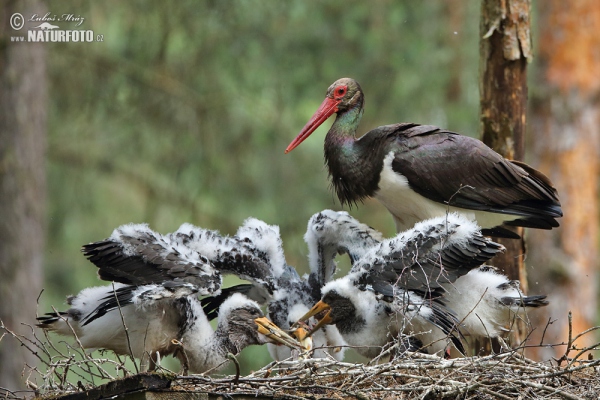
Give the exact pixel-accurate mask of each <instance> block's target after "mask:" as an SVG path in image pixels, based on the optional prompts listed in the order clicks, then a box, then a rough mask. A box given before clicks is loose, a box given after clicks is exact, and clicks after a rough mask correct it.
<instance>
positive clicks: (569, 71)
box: [528, 0, 600, 359]
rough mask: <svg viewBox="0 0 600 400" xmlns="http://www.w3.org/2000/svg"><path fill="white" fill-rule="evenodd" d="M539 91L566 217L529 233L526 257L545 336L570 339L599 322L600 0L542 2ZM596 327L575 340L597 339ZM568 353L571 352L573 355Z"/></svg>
mask: <svg viewBox="0 0 600 400" xmlns="http://www.w3.org/2000/svg"><path fill="white" fill-rule="evenodd" d="M539 25H540V27H541V32H540V35H539V36H540V43H539V49H540V65H541V71H540V73H538V74H537V75H536V77H538V80H539V81H540V82H538V84H539V86H540V88H541V90H540V91H538V93H539V95H538V96H537V97H536V98H534V99H533V101H532V105H533V110H532V111H533V113H532V121H533V127H534V138H535V143H533V145H532V149H533V156H534V157H535V160H536V165H541V166H542V170H543V171H544V172H547V173H548V176H549V177H550V179H552V181H553V182H554V184H555V186H556V188H557V189H558V193H559V195H560V199H561V203H562V208H563V210H564V217H563V218H562V219H561V221H560V223H561V227H560V228H559V229H556V230H553V231H552V232H530V234H529V237H528V240H529V243H530V244H531V251H530V252H529V260H528V263H529V264H530V265H532V266H533V267H534V269H533V271H532V277H533V279H532V282H537V285H538V287H539V289H537V288H536V292H538V291H539V292H543V293H548V294H549V299H550V305H549V306H548V307H546V308H545V309H544V310H540V311H542V312H541V313H536V314H537V316H538V318H537V320H538V322H537V324H538V325H541V326H540V328H539V330H538V332H535V337H534V340H533V341H535V342H537V343H539V342H540V341H541V340H542V333H543V331H544V329H543V328H544V325H545V324H546V322H547V321H548V320H552V321H554V322H553V323H552V324H551V325H549V326H548V329H547V330H546V331H545V335H544V338H543V340H544V343H546V344H557V343H561V342H566V341H567V338H568V312H569V311H571V312H572V315H573V317H572V332H573V335H575V334H578V333H581V332H583V331H585V330H586V329H588V328H590V327H592V326H595V325H596V324H597V320H596V318H597V310H598V307H597V298H598V292H597V279H598V272H597V271H598V217H599V215H598V174H599V173H600V165H599V162H598V156H599V140H600V129H599V128H598V127H599V126H600V108H599V104H598V103H599V101H598V99H599V97H598V96H599V94H600V80H599V77H600V57H599V55H598V54H599V53H598V49H600V35H599V34H598V32H600V2H598V1H597V0H578V1H576V2H568V3H565V2H563V1H560V0H548V1H546V2H544V4H543V7H540V24H539ZM595 337H596V338H597V335H596V334H588V335H586V336H584V337H583V338H581V339H580V340H578V341H577V342H576V343H575V344H576V345H577V346H578V347H581V346H586V345H590V344H593V343H597V342H598V339H596V338H595ZM564 353H565V347H564V346H561V347H556V348H549V347H548V348H540V349H539V350H538V357H539V358H542V359H548V358H550V357H553V356H554V357H556V356H558V357H560V356H562V355H563V354H564ZM574 353H575V352H572V353H571V355H574Z"/></svg>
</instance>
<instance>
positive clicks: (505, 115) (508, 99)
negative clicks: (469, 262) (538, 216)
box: [479, 0, 531, 344]
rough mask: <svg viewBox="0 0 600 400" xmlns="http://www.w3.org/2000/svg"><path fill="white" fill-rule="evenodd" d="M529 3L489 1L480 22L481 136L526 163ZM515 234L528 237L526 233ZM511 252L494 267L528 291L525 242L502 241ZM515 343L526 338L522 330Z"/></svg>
mask: <svg viewBox="0 0 600 400" xmlns="http://www.w3.org/2000/svg"><path fill="white" fill-rule="evenodd" d="M529 30H530V27H529V0H484V1H483V3H482V6H481V21H480V34H481V39H480V49H479V51H480V53H479V54H480V61H479V68H480V76H479V79H480V86H479V92H480V97H481V99H480V104H481V110H480V111H481V115H480V118H481V119H480V120H481V135H482V140H483V142H484V143H485V144H487V145H488V146H490V147H491V148H492V149H494V150H495V151H497V152H498V153H500V154H501V155H502V156H504V157H506V158H508V159H513V160H522V159H523V154H524V130H525V121H526V105H527V79H526V78H527V75H526V72H527V62H528V60H529V59H530V58H531V44H530V33H529ZM515 232H517V233H518V234H519V235H521V236H522V235H523V229H522V228H516V229H515ZM494 240H496V241H498V242H500V243H502V244H503V245H504V246H505V247H506V252H505V253H504V254H500V255H498V256H496V257H495V258H494V260H493V263H494V265H495V266H496V267H499V268H500V269H502V270H503V271H504V273H505V274H506V275H507V276H508V277H509V278H510V279H518V280H520V281H521V286H522V289H523V291H524V292H526V291H527V274H526V271H525V266H524V256H525V243H524V241H523V240H522V239H520V240H516V239H498V238H494ZM518 330H519V332H518V333H517V334H516V335H514V337H513V342H516V343H515V344H518V343H519V342H520V338H522V337H524V336H523V332H522V331H523V326H522V325H520V324H519V329H518Z"/></svg>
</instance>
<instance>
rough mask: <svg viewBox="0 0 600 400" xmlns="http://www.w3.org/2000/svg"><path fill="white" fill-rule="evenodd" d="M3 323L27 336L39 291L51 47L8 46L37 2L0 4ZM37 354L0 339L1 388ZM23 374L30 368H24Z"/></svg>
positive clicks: (13, 385)
mask: <svg viewBox="0 0 600 400" xmlns="http://www.w3.org/2000/svg"><path fill="white" fill-rule="evenodd" d="M0 9H1V10H2V12H0V15H2V21H1V22H0V41H1V43H2V45H1V46H0V199H1V202H2V206H1V207H0V276H1V277H2V278H1V279H0V299H1V300H0V319H1V320H2V322H3V323H4V325H5V326H6V327H7V328H9V329H11V330H13V331H15V332H17V333H20V334H27V333H28V332H30V329H29V328H28V327H25V326H23V325H21V323H28V324H33V322H34V321H35V319H34V318H35V314H36V301H37V297H38V294H39V292H40V290H41V285H42V258H43V247H44V234H45V224H44V221H45V201H46V178H45V155H46V109H47V91H46V61H45V60H46V46H47V44H44V43H26V42H11V40H10V38H11V36H25V37H27V29H26V28H27V24H26V26H25V28H23V29H22V30H20V31H16V30H13V28H11V26H10V24H9V22H10V21H9V20H10V17H11V15H13V13H17V12H18V13H20V14H22V15H23V16H24V17H25V18H28V17H27V16H31V15H32V14H34V13H35V14H41V15H44V14H45V10H46V7H45V5H44V3H42V2H39V1H24V2H16V1H8V2H6V1H5V2H2V4H1V5H0ZM26 363H27V364H28V365H31V366H33V365H35V358H34V356H33V354H31V353H29V352H28V351H27V350H26V349H25V348H24V347H22V346H19V345H18V343H17V342H16V341H14V339H12V338H11V337H8V336H5V337H4V338H3V339H2V341H0V387H2V388H5V389H9V390H15V389H22V388H23V387H24V378H23V372H24V370H25V364H26ZM25 371H26V370H25Z"/></svg>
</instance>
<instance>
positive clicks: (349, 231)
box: [304, 210, 383, 288]
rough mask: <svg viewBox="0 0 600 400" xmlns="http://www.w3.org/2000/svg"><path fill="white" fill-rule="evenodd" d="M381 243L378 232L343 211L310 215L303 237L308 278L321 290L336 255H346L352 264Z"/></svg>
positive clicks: (324, 211) (334, 267)
mask: <svg viewBox="0 0 600 400" xmlns="http://www.w3.org/2000/svg"><path fill="white" fill-rule="evenodd" d="M382 240H383V238H382V235H381V233H380V232H377V231H376V230H374V229H372V228H370V227H369V226H367V225H365V224H363V223H361V222H359V221H358V220H357V219H355V218H353V217H352V216H351V215H350V214H348V213H347V212H345V211H332V210H323V211H321V212H319V213H316V214H314V215H313V216H312V217H311V218H310V220H309V221H308V227H307V229H306V234H305V235H304V241H305V242H306V244H307V246H308V260H309V265H310V270H311V278H312V277H314V280H315V282H316V284H317V285H318V286H319V288H320V287H322V286H324V285H325V284H327V282H329V281H330V280H331V279H332V277H333V275H334V273H335V270H336V262H335V257H336V256H337V255H338V254H348V256H349V257H350V261H351V262H352V264H354V263H355V262H356V261H357V260H359V259H360V258H361V257H363V256H364V255H365V254H366V253H368V252H369V251H370V250H371V249H372V248H373V247H375V246H376V245H378V244H379V243H380V242H381V241H382Z"/></svg>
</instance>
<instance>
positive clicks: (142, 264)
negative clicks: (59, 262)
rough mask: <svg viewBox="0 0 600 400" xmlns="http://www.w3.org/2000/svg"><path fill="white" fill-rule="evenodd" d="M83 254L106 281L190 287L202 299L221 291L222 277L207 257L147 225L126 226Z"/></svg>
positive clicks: (86, 247)
mask: <svg viewBox="0 0 600 400" xmlns="http://www.w3.org/2000/svg"><path fill="white" fill-rule="evenodd" d="M82 251H83V253H84V255H85V256H86V257H87V258H88V260H90V261H91V262H92V263H93V264H95V265H96V266H97V267H98V275H99V277H100V279H103V280H106V281H113V282H120V283H124V284H128V285H135V286H139V285H147V284H159V283H162V282H167V281H173V282H178V283H189V284H192V285H194V287H196V288H197V291H198V294H199V295H210V294H212V293H215V292H217V291H218V290H219V288H220V287H221V274H220V272H219V271H218V270H217V269H216V268H215V266H214V265H213V264H212V263H211V261H210V260H209V259H208V258H207V257H205V256H203V255H202V254H200V253H198V252H197V251H194V250H193V249H191V248H190V247H188V246H185V245H184V244H183V243H182V241H178V240H173V237H172V236H170V235H161V234H159V233H156V232H154V231H152V230H151V229H150V228H149V227H148V226H147V225H146V224H129V225H123V226H121V227H119V228H117V229H115V230H114V231H113V234H112V235H111V236H110V237H109V238H108V239H106V240H103V241H100V242H95V243H90V244H87V245H84V246H83V248H82Z"/></svg>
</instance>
